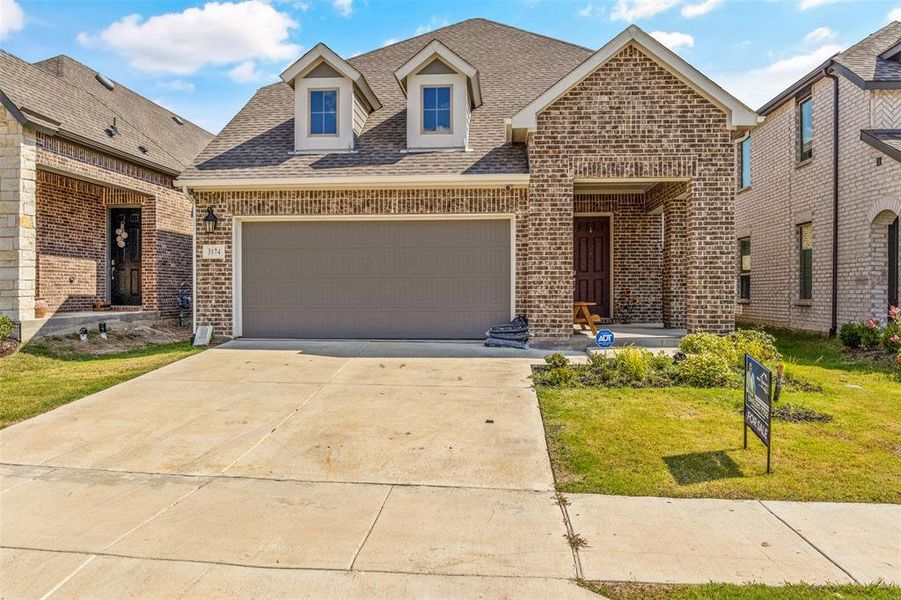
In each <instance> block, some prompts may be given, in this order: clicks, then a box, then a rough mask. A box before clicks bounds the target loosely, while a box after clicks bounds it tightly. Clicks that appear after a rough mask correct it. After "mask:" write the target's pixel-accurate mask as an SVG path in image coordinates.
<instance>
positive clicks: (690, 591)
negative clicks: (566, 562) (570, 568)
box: [584, 581, 901, 600]
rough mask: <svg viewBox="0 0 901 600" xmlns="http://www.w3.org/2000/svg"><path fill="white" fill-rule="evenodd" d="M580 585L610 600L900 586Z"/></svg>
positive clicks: (770, 597) (852, 592) (805, 595)
mask: <svg viewBox="0 0 901 600" xmlns="http://www.w3.org/2000/svg"><path fill="white" fill-rule="evenodd" d="M584 586H585V587H586V588H588V589H590V590H591V591H593V592H597V593H599V594H602V595H603V596H605V597H607V598H609V599H610V600H733V599H734V600H827V599H829V600H834V599H837V598H838V599H842V600H857V599H863V598H868V599H873V600H889V599H891V598H893V599H897V598H899V597H901V590H899V588H897V587H892V586H887V585H878V584H874V585H863V586H861V585H828V586H812V585H803V584H802V585H786V586H779V587H776V586H768V585H756V584H751V585H730V584H725V583H709V584H706V585H658V584H642V583H605V582H594V581H590V582H585V583H584Z"/></svg>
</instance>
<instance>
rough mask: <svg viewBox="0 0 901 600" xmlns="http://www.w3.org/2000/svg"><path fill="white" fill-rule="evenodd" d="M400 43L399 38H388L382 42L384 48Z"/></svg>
mask: <svg viewBox="0 0 901 600" xmlns="http://www.w3.org/2000/svg"><path fill="white" fill-rule="evenodd" d="M399 41H400V40H399V39H397V38H388V39H387V40H385V41H384V42H382V48H384V47H385V46H390V45H391V44H396V43H397V42H399Z"/></svg>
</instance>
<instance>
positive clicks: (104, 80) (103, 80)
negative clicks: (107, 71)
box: [94, 73, 116, 91]
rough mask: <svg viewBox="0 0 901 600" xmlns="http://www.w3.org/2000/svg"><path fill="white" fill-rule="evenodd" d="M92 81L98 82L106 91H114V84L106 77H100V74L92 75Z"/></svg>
mask: <svg viewBox="0 0 901 600" xmlns="http://www.w3.org/2000/svg"><path fill="white" fill-rule="evenodd" d="M94 79H96V80H97V81H99V82H100V85H102V86H103V87H105V88H106V89H108V90H109V91H113V90H114V89H116V84H115V83H113V81H112V80H111V79H110V78H108V77H106V76H104V75H101V74H100V73H97V74H95V75H94Z"/></svg>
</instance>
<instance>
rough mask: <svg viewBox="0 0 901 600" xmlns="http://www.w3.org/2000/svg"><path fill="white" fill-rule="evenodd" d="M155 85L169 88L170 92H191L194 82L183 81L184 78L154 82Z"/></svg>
mask: <svg viewBox="0 0 901 600" xmlns="http://www.w3.org/2000/svg"><path fill="white" fill-rule="evenodd" d="M156 87H158V88H160V89H164V90H169V91H171V92H193V91H194V90H195V87H194V84H193V83H191V82H190V81H185V80H184V79H173V80H172V81H161V82H159V83H157V84H156Z"/></svg>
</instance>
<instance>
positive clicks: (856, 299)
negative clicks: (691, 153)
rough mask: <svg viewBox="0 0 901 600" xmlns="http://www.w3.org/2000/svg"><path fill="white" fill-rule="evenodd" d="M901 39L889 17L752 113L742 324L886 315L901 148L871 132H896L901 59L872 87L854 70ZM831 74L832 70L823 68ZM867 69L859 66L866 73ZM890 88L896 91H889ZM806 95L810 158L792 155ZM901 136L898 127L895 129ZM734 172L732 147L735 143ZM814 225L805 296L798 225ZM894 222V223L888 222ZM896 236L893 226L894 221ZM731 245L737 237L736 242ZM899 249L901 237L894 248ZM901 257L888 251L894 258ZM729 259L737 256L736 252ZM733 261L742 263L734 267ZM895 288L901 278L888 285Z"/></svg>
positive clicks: (824, 326) (739, 210)
mask: <svg viewBox="0 0 901 600" xmlns="http://www.w3.org/2000/svg"><path fill="white" fill-rule="evenodd" d="M899 39H901V23H898V22H896V23H892V24H890V25H888V26H886V27H885V28H884V29H882V30H880V31H879V32H876V33H875V34H873V35H872V36H869V37H868V38H866V39H865V40H863V41H862V42H861V43H859V44H857V45H855V46H852V47H851V48H849V49H848V50H846V51H845V52H843V53H841V54H839V55H838V56H837V57H835V58H833V59H830V60H829V61H827V62H826V63H824V64H823V65H821V67H820V68H819V69H817V70H816V71H815V72H814V73H813V74H812V75H811V76H808V77H807V78H805V79H804V80H802V81H799V82H798V83H797V84H796V85H794V86H792V87H791V88H789V90H786V92H784V93H783V94H780V96H778V97H777V98H775V99H774V100H773V101H771V102H769V103H768V104H767V105H766V106H764V107H763V108H762V109H761V110H760V112H761V114H765V121H764V122H763V123H762V124H761V125H760V126H758V127H757V128H755V129H753V130H752V131H751V132H750V144H751V162H750V169H751V173H750V175H751V177H750V185H749V186H746V187H744V188H742V186H741V181H740V180H739V181H738V182H737V184H736V185H737V187H738V188H739V189H738V191H737V193H736V200H735V202H736V205H735V206H736V208H735V215H736V233H735V236H736V239H737V240H744V241H745V242H748V241H749V242H750V249H751V250H750V253H751V269H750V281H751V283H750V298H741V294H739V298H738V305H737V318H738V319H739V320H740V321H744V322H750V323H758V324H766V325H773V326H778V327H790V328H794V329H801V330H809V331H818V332H824V333H825V332H829V331H830V330H832V329H833V327H834V326H841V324H842V323H846V322H849V321H861V320H866V319H869V318H872V317H874V318H877V319H883V318H885V316H886V310H887V308H888V305H889V297H890V293H889V278H890V263H891V261H890V260H889V256H888V250H889V248H890V247H891V246H890V243H889V234H890V232H891V231H892V230H891V229H890V226H891V224H892V223H893V222H897V221H896V220H897V218H898V216H899V215H901V162H899V157H901V153H899V152H897V151H895V152H893V151H892V148H891V146H890V145H881V146H880V144H879V143H877V144H876V145H875V146H874V145H871V144H870V143H868V142H867V141H865V138H866V137H867V134H868V132H877V135H887V136H891V132H892V131H895V132H899V129H901V65H898V66H896V67H891V66H890V63H891V61H888V63H889V66H888V67H887V69H889V70H890V72H891V73H894V75H889V76H887V77H882V78H881V79H880V80H879V87H878V88H874V87H873V86H872V85H871V84H870V85H869V86H868V82H867V81H866V80H865V79H862V78H861V76H859V75H858V74H856V72H855V71H854V69H856V70H857V71H862V64H864V61H865V59H866V58H867V57H868V58H869V61H870V62H871V63H873V64H876V63H877V61H882V60H883V59H880V58H879V55H880V54H881V53H883V52H884V51H885V50H887V49H889V48H890V47H892V46H894V45H895V44H897V43H898V40H899ZM827 71H828V72H830V73H831V74H833V75H834V76H835V77H836V82H837V83H833V79H831V78H829V77H826V76H824V73H825V72H827ZM863 76H864V77H865V76H866V74H865V73H863ZM834 85H838V120H839V129H838V144H839V157H838V161H839V167H838V168H839V171H838V207H839V208H838V240H837V241H838V254H837V271H836V274H837V277H836V287H837V290H836V292H837V296H836V297H837V303H836V307H835V309H836V323H835V324H833V322H832V282H833V271H832V259H833V218H834V211H833V200H834V199H833V152H834V140H833V129H834V124H835V121H834V115H835V112H834ZM892 86H894V87H895V88H896V89H891V88H892ZM807 98H810V100H811V103H812V124H813V128H812V129H813V138H812V157H810V158H809V159H806V160H800V159H799V155H798V144H799V136H800V132H799V127H800V118H799V112H798V111H799V109H798V106H799V102H800V101H802V100H805V99H807ZM899 133H901V132H899ZM735 160H736V165H737V167H738V168H737V172H740V167H741V162H740V161H741V159H740V146H739V147H738V148H737V149H736V152H735ZM808 223H809V224H810V228H811V231H812V261H811V262H812V265H811V269H810V280H811V283H812V285H811V294H810V296H811V297H810V298H809V299H805V298H801V297H800V296H801V294H800V282H801V278H802V272H801V261H800V260H799V239H798V235H799V234H798V231H799V229H798V228H799V227H800V226H802V225H804V224H808ZM896 227H897V226H896ZM894 235H895V236H896V237H897V235H898V234H897V229H895V230H894ZM733 247H734V248H735V250H734V252H738V251H739V250H738V244H737V243H736V244H735V245H734V246H733ZM895 248H896V250H895V251H896V252H898V250H897V248H898V246H897V245H895ZM899 260H901V255H898V256H896V258H895V264H897V262H898V261H899ZM733 264H734V265H739V261H738V260H735V259H733ZM735 268H737V269H739V272H740V266H737V267H735ZM893 285H894V287H895V297H896V298H897V294H898V293H899V290H901V286H899V283H898V280H897V276H895V281H894V282H893Z"/></svg>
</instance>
